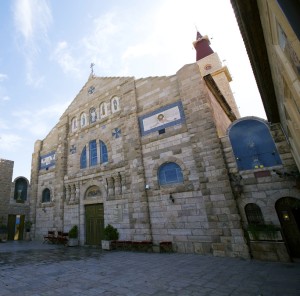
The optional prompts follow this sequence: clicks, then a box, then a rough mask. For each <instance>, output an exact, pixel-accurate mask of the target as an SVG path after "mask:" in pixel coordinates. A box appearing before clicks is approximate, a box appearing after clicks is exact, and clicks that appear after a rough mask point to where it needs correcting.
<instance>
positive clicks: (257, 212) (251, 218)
mask: <svg viewBox="0 0 300 296" xmlns="http://www.w3.org/2000/svg"><path fill="white" fill-rule="evenodd" d="M245 214H246V217H247V220H248V223H249V224H264V217H263V214H262V212H261V209H260V207H259V206H258V205H257V204H255V203H248V204H246V206H245Z"/></svg>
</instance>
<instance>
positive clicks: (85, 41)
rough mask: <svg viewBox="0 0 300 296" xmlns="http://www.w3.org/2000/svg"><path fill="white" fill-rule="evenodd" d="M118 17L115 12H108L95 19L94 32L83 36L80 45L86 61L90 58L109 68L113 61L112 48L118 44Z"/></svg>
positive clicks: (100, 65)
mask: <svg viewBox="0 0 300 296" xmlns="http://www.w3.org/2000/svg"><path fill="white" fill-rule="evenodd" d="M117 22H118V18H117V17H116V14H115V13H107V14H105V15H101V16H100V17H98V18H96V19H94V20H93V26H92V27H93V30H92V32H91V33H90V34H89V35H88V36H86V37H84V38H82V40H81V42H80V43H81V44H80V46H81V47H82V48H83V50H84V52H85V54H84V61H86V60H89V61H91V62H93V63H95V64H96V65H97V67H100V68H105V69H107V68H109V67H110V65H111V63H112V62H113V56H112V54H113V53H112V50H111V49H112V48H113V47H114V46H115V45H116V46H117V44H114V42H116V40H115V38H114V37H115V35H116V34H117V32H118V30H119V27H118V24H117Z"/></svg>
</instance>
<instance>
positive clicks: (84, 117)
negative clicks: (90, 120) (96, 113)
mask: <svg viewBox="0 0 300 296" xmlns="http://www.w3.org/2000/svg"><path fill="white" fill-rule="evenodd" d="M80 125H81V127H84V126H85V125H86V114H85V113H82V114H81V116H80Z"/></svg>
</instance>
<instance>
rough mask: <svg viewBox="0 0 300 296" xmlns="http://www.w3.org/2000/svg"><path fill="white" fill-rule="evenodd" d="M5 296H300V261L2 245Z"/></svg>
mask: <svg viewBox="0 0 300 296" xmlns="http://www.w3.org/2000/svg"><path fill="white" fill-rule="evenodd" d="M0 295H1V296H2V295H22V296H26V295H28V296H29V295H30V296H38V295H57V296H60V295H64V296H66V295H104V296H124V295H132V296H135V295H138V296H148V295H155V296H164V295H180V296H184V295H215V296H221V295H236V296H241V295H255V296H258V295H262V296H267V295H270V296H271V295H272V296H274V295H280V296H288V295H295V296H296V295H300V263H275V262H274V263H273V262H261V261H255V260H243V259H237V258H223V257H222V258H220V257H213V256H201V255H195V254H177V253H173V254H165V253H163V254H159V253H140V252H129V251H128V252H125V251H102V250H101V249H100V248H88V247H64V246H58V245H51V244H42V243H41V242H33V241H31V242H26V241H16V242H7V243H1V244H0Z"/></svg>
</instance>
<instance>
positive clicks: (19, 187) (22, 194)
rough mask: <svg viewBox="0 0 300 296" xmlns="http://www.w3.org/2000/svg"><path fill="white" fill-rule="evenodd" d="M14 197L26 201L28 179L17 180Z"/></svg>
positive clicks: (18, 200)
mask: <svg viewBox="0 0 300 296" xmlns="http://www.w3.org/2000/svg"><path fill="white" fill-rule="evenodd" d="M14 199H15V200H16V201H17V202H24V201H25V200H26V199H27V181H26V180H25V179H24V178H19V179H18V180H16V182H15V194H14Z"/></svg>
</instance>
